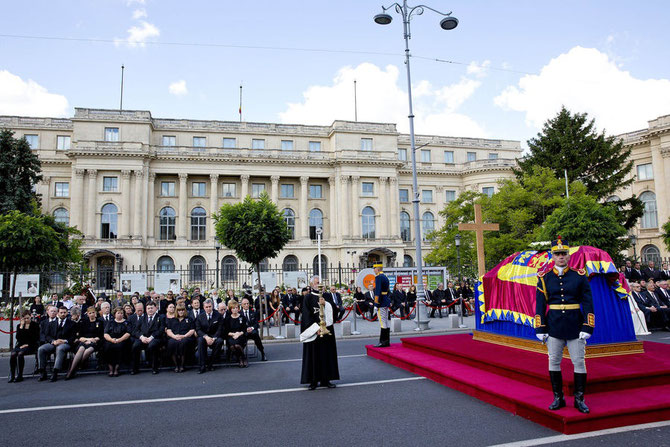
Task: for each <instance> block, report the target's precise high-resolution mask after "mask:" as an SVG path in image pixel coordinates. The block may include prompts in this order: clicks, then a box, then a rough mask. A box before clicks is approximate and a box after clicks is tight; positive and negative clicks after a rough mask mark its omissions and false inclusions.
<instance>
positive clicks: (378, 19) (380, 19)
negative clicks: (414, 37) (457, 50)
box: [374, 0, 458, 331]
mask: <svg viewBox="0 0 670 447" xmlns="http://www.w3.org/2000/svg"><path fill="white" fill-rule="evenodd" d="M392 7H394V8H395V11H396V12H397V13H398V14H400V15H401V16H402V24H403V36H404V38H405V66H406V68H407V98H408V101H409V115H408V118H409V138H410V145H411V149H412V189H413V192H414V198H413V200H412V203H413V205H414V207H413V209H414V235H415V239H416V265H417V299H416V325H417V327H416V329H415V330H417V331H421V330H426V329H428V318H427V316H428V314H426V320H425V321H422V320H421V316H420V315H421V311H422V309H423V311H425V303H424V306H422V305H421V304H422V303H423V302H424V301H425V292H424V289H423V269H422V268H421V265H422V264H423V256H422V255H421V223H420V220H419V187H418V180H417V175H416V145H415V142H414V111H413V108H412V77H411V72H410V64H409V56H410V54H409V39H410V38H411V32H410V20H411V19H412V16H414V15H415V14H416V15H421V14H423V13H424V10H425V9H428V10H430V11H433V12H435V13H437V14H440V15H442V16H444V18H443V19H442V20H441V21H440V28H442V29H444V30H452V29H454V28H456V27H457V26H458V19H457V18H455V17H451V12H449V13H447V14H445V13H443V12H440V11H438V10H436V9H433V8H431V7H429V6H426V5H417V6H409V5H408V4H407V0H404V1H403V2H402V4H400V3H392V4H391V5H389V6H388V7H384V6H382V12H381V13H380V14H377V15H376V16H375V17H374V21H375V23H377V24H379V25H388V24H389V23H391V21H393V18H392V17H391V15H390V14H388V13H387V11H388V10H389V9H391V8H392ZM394 200H395V199H394Z"/></svg>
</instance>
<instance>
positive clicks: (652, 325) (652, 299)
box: [630, 280, 670, 331]
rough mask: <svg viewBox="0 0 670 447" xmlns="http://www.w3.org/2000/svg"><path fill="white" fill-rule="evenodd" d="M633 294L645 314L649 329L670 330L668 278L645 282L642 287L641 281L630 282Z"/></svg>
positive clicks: (669, 286)
mask: <svg viewBox="0 0 670 447" xmlns="http://www.w3.org/2000/svg"><path fill="white" fill-rule="evenodd" d="M630 288H631V294H632V295H633V299H634V300H635V302H636V303H637V307H638V308H639V309H640V310H641V311H642V313H643V314H644V317H645V320H646V321H647V327H648V328H649V329H665V330H666V331H670V284H669V283H668V281H666V280H660V281H658V282H654V281H653V280H649V281H646V282H645V288H644V289H642V286H641V285H640V283H637V282H631V283H630Z"/></svg>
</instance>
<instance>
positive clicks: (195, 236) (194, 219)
mask: <svg viewBox="0 0 670 447" xmlns="http://www.w3.org/2000/svg"><path fill="white" fill-rule="evenodd" d="M206 228H207V213H206V212H205V210H204V209H203V208H202V207H197V208H193V211H191V240H192V241H204V240H205V239H206V235H205V234H206V231H205V229H206Z"/></svg>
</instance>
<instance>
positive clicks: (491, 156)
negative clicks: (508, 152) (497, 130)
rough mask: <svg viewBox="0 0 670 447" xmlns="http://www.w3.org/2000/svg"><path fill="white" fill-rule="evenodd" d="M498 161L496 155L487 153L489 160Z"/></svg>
mask: <svg viewBox="0 0 670 447" xmlns="http://www.w3.org/2000/svg"><path fill="white" fill-rule="evenodd" d="M497 159H498V154H496V153H495V152H489V160H497Z"/></svg>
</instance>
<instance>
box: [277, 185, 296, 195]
mask: <svg viewBox="0 0 670 447" xmlns="http://www.w3.org/2000/svg"><path fill="white" fill-rule="evenodd" d="M279 197H281V198H282V199H292V198H294V197H295V191H294V187H293V185H291V184H290V183H282V184H281V185H280V188H279Z"/></svg>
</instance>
